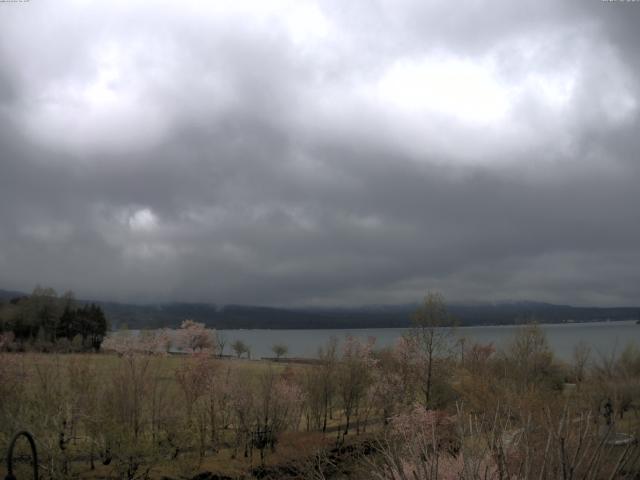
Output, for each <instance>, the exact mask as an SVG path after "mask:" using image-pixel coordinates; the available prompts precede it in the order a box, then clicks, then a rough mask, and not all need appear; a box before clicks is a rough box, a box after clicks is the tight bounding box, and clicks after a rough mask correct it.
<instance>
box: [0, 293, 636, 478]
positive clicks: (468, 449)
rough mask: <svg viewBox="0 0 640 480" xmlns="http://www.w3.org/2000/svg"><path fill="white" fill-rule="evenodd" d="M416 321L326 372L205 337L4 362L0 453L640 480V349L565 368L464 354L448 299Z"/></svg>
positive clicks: (117, 469) (102, 470)
mask: <svg viewBox="0 0 640 480" xmlns="http://www.w3.org/2000/svg"><path fill="white" fill-rule="evenodd" d="M413 322H414V323H413V324H414V328H413V330H412V331H411V333H410V334H409V335H407V336H406V337H405V338H402V339H400V340H399V342H398V343H397V345H395V346H394V347H393V348H389V349H385V350H378V349H376V348H375V340H374V339H371V341H369V342H366V343H362V342H359V341H358V340H356V339H353V338H346V339H344V340H342V341H341V342H338V341H337V340H335V341H331V342H329V343H328V344H327V345H326V346H324V347H323V348H322V349H321V350H320V351H319V352H318V356H317V361H316V362H315V363H313V364H289V363H287V362H286V359H283V358H282V355H278V354H276V361H272V362H267V361H249V360H241V359H227V358H225V359H223V358H220V357H219V356H218V355H217V353H218V351H219V342H217V341H216V339H215V332H213V331H211V330H209V329H206V328H205V327H204V326H203V325H201V324H198V323H197V322H184V323H183V328H181V329H180V331H179V332H178V333H177V334H176V338H177V340H176V341H177V342H178V343H179V344H180V346H181V347H182V350H183V352H185V354H184V355H168V354H167V345H168V338H167V335H166V333H165V332H162V331H158V332H146V333H143V334H141V335H129V334H126V333H124V334H120V335H116V336H112V337H109V338H108V339H106V340H105V342H104V344H103V348H102V350H103V352H104V353H100V354H89V353H85V354H66V355H60V354H41V353H2V354H0V450H2V451H5V448H6V445H7V441H8V439H9V437H10V435H11V434H12V433H14V432H15V431H17V430H22V429H27V430H29V431H31V432H33V433H34V434H35V437H36V440H37V442H38V447H39V450H40V462H41V463H40V468H41V477H42V478H51V479H67V478H113V479H145V478H158V479H160V478H171V479H178V478H184V479H191V478H198V479H202V480H204V479H214V478H217V479H221V478H224V479H230V478H245V479H249V478H274V479H275V478H309V479H329V478H336V479H337V478H359V479H371V478H374V479H385V480H386V479H389V480H391V479H393V480H396V479H397V480H400V479H403V480H404V479H407V480H409V479H411V480H414V479H447V480H448V479H465V480H466V479H473V480H476V479H501V480H502V479H504V480H506V479H509V480H512V479H526V480H529V479H637V478H639V475H640V446H639V445H638V441H637V439H638V437H639V434H640V350H638V348H637V347H635V346H633V345H630V346H628V347H627V348H625V349H624V350H622V351H619V352H618V353H616V354H612V355H611V356H608V357H600V356H597V355H594V354H593V353H592V352H590V350H589V348H588V346H587V345H581V346H579V347H578V348H577V349H576V350H575V352H574V358H573V360H572V361H571V362H568V363H560V362H558V361H556V360H555V359H554V356H553V354H552V352H551V350H550V349H549V347H548V345H547V342H546V339H545V337H544V334H543V332H542V331H541V330H540V329H539V328H538V327H537V326H535V325H530V326H523V327H522V328H521V329H520V330H519V331H518V332H517V334H516V335H515V336H514V338H513V339H512V341H511V343H510V345H509V346H508V347H506V348H505V349H504V350H502V351H496V349H495V348H494V347H493V346H492V345H491V344H484V345H480V344H467V343H466V342H464V341H461V340H459V339H457V338H456V337H455V335H454V334H452V333H451V330H450V329H441V328H438V327H440V326H442V325H445V324H448V323H449V322H450V317H449V316H448V314H447V312H446V310H445V308H444V303H443V301H442V298H441V297H440V296H438V295H437V294H431V295H428V296H427V298H426V299H425V302H424V305H423V306H422V307H421V308H420V309H419V310H418V312H417V313H416V314H415V315H414V317H413ZM11 342H15V340H14V339H11V338H8V337H6V336H5V337H2V339H0V350H5V351H6V350H10V349H12V347H11V346H10V345H8V344H9V343H11ZM280 347H284V346H279V348H277V349H276V348H274V352H276V351H277V352H279V353H282V348H280ZM283 355H284V354H283ZM18 453H19V454H23V455H24V457H25V458H26V449H25V450H20V451H19V452H18ZM23 468H26V467H23ZM24 472H26V470H25V471H23V474H25V473H24ZM0 475H3V472H0ZM18 478H23V477H18ZM24 478H28V477H24Z"/></svg>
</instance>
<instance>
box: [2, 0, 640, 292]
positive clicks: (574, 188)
mask: <svg viewBox="0 0 640 480" xmlns="http://www.w3.org/2000/svg"><path fill="white" fill-rule="evenodd" d="M639 50H640V3H632V2H602V1H599V0H579V1H574V0H562V1H558V0H549V1H546V0H535V1H530V0H519V1H517V2H516V1H513V0H504V1H499V0H492V1H482V0H469V1H464V0H459V1H456V2H453V1H435V0H379V1H369V0H367V1H364V0H349V1H345V0H324V1H320V0H318V1H307V0H291V1H284V0H282V1H278V0H274V1H271V0H255V1H244V0H234V1H233V2H228V1H207V2H205V1H193V2H189V1H185V0H173V1H159V0H158V1H153V2H151V1H149V2H143V1H132V0H110V1H101V2H90V1H81V0H76V1H71V0H51V1H48V0H31V1H30V2H26V3H0V288H4V289H22V290H28V291H30V290H31V289H32V288H33V287H34V286H35V285H36V284H37V283H40V284H43V285H50V286H53V287H54V288H56V289H57V290H59V291H63V290H65V289H73V290H74V291H75V292H76V294H77V296H79V297H83V298H99V299H113V300H126V301H130V300H134V301H155V300H162V301H171V300H180V301H205V302H216V303H246V304H249V303H251V304H268V305H296V304H297V305H338V304H341V305H349V304H351V305H357V304H369V303H399V302H413V301H418V300H419V299H420V297H421V296H422V295H423V294H424V292H425V291H426V290H427V289H431V290H439V291H441V292H443V294H444V295H445V297H446V298H447V299H448V300H452V301H469V300H486V301H501V300H519V299H529V300H540V301H550V302H562V303H571V304H580V305H638V304H640V163H639V158H638V157H639V153H640V120H639V118H640V117H639V110H640V76H639V74H640V51H639Z"/></svg>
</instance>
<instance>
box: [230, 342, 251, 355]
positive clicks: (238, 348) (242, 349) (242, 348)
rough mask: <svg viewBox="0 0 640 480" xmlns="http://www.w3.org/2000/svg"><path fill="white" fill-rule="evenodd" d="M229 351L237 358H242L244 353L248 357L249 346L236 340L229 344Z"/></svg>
mask: <svg viewBox="0 0 640 480" xmlns="http://www.w3.org/2000/svg"><path fill="white" fill-rule="evenodd" d="M231 349H232V350H233V351H234V352H235V354H236V356H237V357H238V358H240V357H242V355H244V354H245V353H246V354H247V355H249V351H250V350H249V346H248V345H247V344H246V343H244V342H243V341H242V340H236V341H234V342H233V343H232V344H231Z"/></svg>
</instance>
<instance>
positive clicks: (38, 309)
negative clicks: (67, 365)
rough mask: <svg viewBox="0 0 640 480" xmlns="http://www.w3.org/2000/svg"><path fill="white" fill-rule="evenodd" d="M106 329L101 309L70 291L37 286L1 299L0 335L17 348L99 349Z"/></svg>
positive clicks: (42, 349)
mask: <svg viewBox="0 0 640 480" xmlns="http://www.w3.org/2000/svg"><path fill="white" fill-rule="evenodd" d="M107 328H108V322H107V319H106V316H105V314H104V311H103V310H102V308H101V307H100V306H98V305H96V304H93V303H90V304H79V303H78V302H77V301H76V300H75V297H74V294H73V292H70V291H69V292H66V293H64V294H63V295H61V296H58V294H57V293H56V291H55V290H54V289H52V288H44V287H40V286H38V287H36V288H35V289H34V290H33V292H32V294H31V295H28V296H22V297H15V298H12V299H10V300H9V301H7V302H5V303H2V302H0V335H3V337H5V343H6V344H7V345H11V346H12V348H16V349H18V350H25V349H31V350H37V351H54V350H56V351H65V350H74V351H85V350H95V351H97V350H99V349H100V345H101V344H102V341H103V339H104V338H105V336H106V333H107ZM8 337H12V338H11V340H12V341H11V342H8V341H6V338H8Z"/></svg>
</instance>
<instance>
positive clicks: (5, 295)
mask: <svg viewBox="0 0 640 480" xmlns="http://www.w3.org/2000/svg"><path fill="white" fill-rule="evenodd" d="M26 295H28V294H27V293H24V292H14V291H12V290H0V301H3V300H4V301H7V300H11V299H12V298H16V297H24V296H26Z"/></svg>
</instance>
